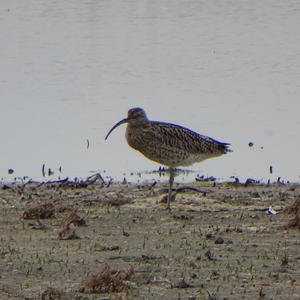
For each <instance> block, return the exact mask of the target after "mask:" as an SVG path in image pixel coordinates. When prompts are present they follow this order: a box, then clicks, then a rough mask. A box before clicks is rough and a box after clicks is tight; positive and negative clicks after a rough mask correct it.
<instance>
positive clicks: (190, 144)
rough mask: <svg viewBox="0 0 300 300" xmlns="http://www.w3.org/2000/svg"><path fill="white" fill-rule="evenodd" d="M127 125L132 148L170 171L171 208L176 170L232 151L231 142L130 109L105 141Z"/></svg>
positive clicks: (140, 110)
mask: <svg viewBox="0 0 300 300" xmlns="http://www.w3.org/2000/svg"><path fill="white" fill-rule="evenodd" d="M123 123H128V125H127V128H126V139H127V142H128V144H129V145H130V146H131V147H132V148H134V149H136V150H138V151H139V152H141V153H142V154H143V155H144V156H146V157H147V158H149V159H151V160H153V161H156V162H158V163H160V164H162V165H166V166H168V167H169V168H170V189H169V199H168V208H169V206H170V203H169V200H170V193H171V188H172V183H173V180H174V168H176V167H179V166H188V165H191V164H193V163H195V162H200V161H202V160H205V159H208V158H212V157H216V156H220V155H222V154H225V153H226V152H228V151H230V150H229V149H228V146H229V144H228V143H222V142H219V141H217V140H214V139H212V138H210V137H207V136H204V135H201V134H198V133H196V132H194V131H192V130H190V129H188V128H185V127H182V126H179V125H175V124H171V123H164V122H157V121H150V120H148V118H147V115H146V113H145V112H144V110H143V109H141V108H132V109H130V110H129V111H128V117H127V118H125V119H123V120H121V121H120V122H118V123H117V124H115V125H114V126H113V127H112V129H111V130H110V131H109V132H108V134H107V136H106V137H105V139H107V138H108V136H109V135H110V133H111V132H112V131H113V130H114V129H115V128H116V127H118V126H119V125H121V124H123Z"/></svg>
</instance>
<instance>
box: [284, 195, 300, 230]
mask: <svg viewBox="0 0 300 300" xmlns="http://www.w3.org/2000/svg"><path fill="white" fill-rule="evenodd" d="M286 212H287V213H288V215H289V220H288V221H287V223H286V224H285V225H284V228H286V229H288V228H298V229H300V198H298V199H296V201H295V203H294V204H293V205H292V206H291V207H289V208H288V209H287V210H286Z"/></svg>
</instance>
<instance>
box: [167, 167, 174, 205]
mask: <svg viewBox="0 0 300 300" xmlns="http://www.w3.org/2000/svg"><path fill="white" fill-rule="evenodd" d="M169 172H170V178H169V193H168V202H167V209H168V210H171V206H170V203H171V197H172V187H173V182H174V173H175V170H174V169H173V168H170V169H169Z"/></svg>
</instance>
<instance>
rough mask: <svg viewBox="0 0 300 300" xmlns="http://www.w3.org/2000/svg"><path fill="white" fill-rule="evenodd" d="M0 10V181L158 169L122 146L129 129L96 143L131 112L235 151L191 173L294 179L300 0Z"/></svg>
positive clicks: (42, 4) (43, 4)
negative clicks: (180, 127)
mask: <svg viewBox="0 0 300 300" xmlns="http://www.w3.org/2000/svg"><path fill="white" fill-rule="evenodd" d="M1 7H2V10H1V18H0V28H1V35H0V42H1V45H2V51H1V56H0V62H1V66H2V68H1V69H2V72H1V74H0V90H1V97H0V103H1V110H0V128H1V136H2V143H1V150H0V153H1V155H0V176H1V177H3V178H5V179H10V178H13V177H14V176H24V175H28V176H30V177H33V178H37V179H43V177H42V172H41V170H42V166H43V164H45V165H46V167H47V168H51V170H53V171H54V175H53V176H51V178H52V177H55V176H62V177H63V176H70V177H76V176H77V177H85V176H89V174H91V172H94V171H96V172H98V171H100V172H102V173H103V172H104V170H105V171H106V172H105V174H106V175H107V176H110V177H114V178H115V179H117V180H123V177H124V175H123V173H126V174H130V173H138V172H141V173H143V172H144V171H149V170H157V169H158V167H159V166H158V165H156V164H155V163H153V162H150V161H147V160H145V159H144V158H143V157H142V156H141V155H139V154H137V153H136V152H134V151H132V150H131V149H129V147H128V146H127V144H126V141H125V138H124V129H120V130H118V132H116V133H115V134H114V139H111V140H110V141H107V142H105V141H104V137H105V134H106V132H107V130H108V129H109V128H110V126H111V124H112V123H113V122H114V121H115V120H118V119H121V118H123V117H125V116H126V113H127V110H128V109H129V108H131V107H135V106H140V107H143V108H144V109H145V110H146V111H147V112H148V114H149V117H150V118H152V119H156V120H162V121H167V122H172V123H177V124H180V125H183V126H186V127H189V128H191V129H193V130H195V131H197V132H199V133H202V134H205V135H208V136H212V137H215V138H218V139H219V140H224V141H228V142H231V143H232V148H233V149H234V152H233V153H232V154H230V155H226V156H224V157H221V158H217V159H215V160H211V161H207V162H203V163H201V164H196V165H194V166H193V168H192V169H193V170H196V174H197V173H199V174H202V175H205V176H211V175H213V176H215V177H217V178H220V179H228V178H230V176H239V177H241V178H244V179H246V178H248V177H254V178H258V179H261V178H263V179H264V180H267V179H269V178H271V179H272V180H276V179H277V177H278V176H281V177H282V178H286V179H289V180H297V181H298V180H299V174H300V171H299V169H298V167H297V166H298V165H299V158H298V157H299V156H298V153H299V150H300V149H299V148H300V142H299V139H298V138H297V137H298V130H299V128H300V126H299V125H300V124H299V122H300V121H299V117H298V112H299V111H300V102H299V96H300V84H299V77H300V76H299V75H300V74H299V73H300V71H299V70H300V57H299V56H300V54H299V53H300V41H299V39H297V38H295V37H296V36H298V27H299V26H298V25H299V17H298V11H299V9H300V4H299V3H298V2H295V1H287V2H285V3H281V4H280V3H277V4H276V5H270V3H269V2H268V1H254V2H252V3H251V5H250V4H249V3H248V2H231V3H230V5H229V4H228V3H226V4H225V3H224V4H221V3H218V5H216V3H215V2H210V1H204V2H203V1H191V2H188V3H187V2H186V1H175V2H174V1H163V2H161V1H151V2H149V1H137V0H136V1H87V2H63V1H62V2H48V1H39V2H38V3H36V1H31V0H29V1H26V5H25V4H22V3H20V2H7V3H3V4H2V5H1ZM87 140H89V142H90V145H89V148H88V149H87V147H86V141H87ZM250 141H251V142H253V143H254V146H253V147H251V148H249V146H248V143H249V142H250ZM270 165H272V166H273V172H272V174H270V172H269V168H270ZM60 166H61V167H62V172H61V173H60V172H59V171H58V170H59V167H60ZM10 168H11V169H14V173H13V174H8V169H10ZM193 177H194V175H193ZM143 178H148V176H147V175H143ZM152 178H153V176H152ZM188 178H189V177H188ZM133 180H134V179H133Z"/></svg>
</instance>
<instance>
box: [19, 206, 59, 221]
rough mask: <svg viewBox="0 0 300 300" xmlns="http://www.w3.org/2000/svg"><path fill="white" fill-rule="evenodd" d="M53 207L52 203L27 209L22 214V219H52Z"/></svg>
mask: <svg viewBox="0 0 300 300" xmlns="http://www.w3.org/2000/svg"><path fill="white" fill-rule="evenodd" d="M54 211H55V209H54V205H53V204H52V203H45V204H40V205H37V206H34V207H31V208H28V209H27V210H25V211H24V213H23V219H27V220H34V219H48V218H53V217H54Z"/></svg>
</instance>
